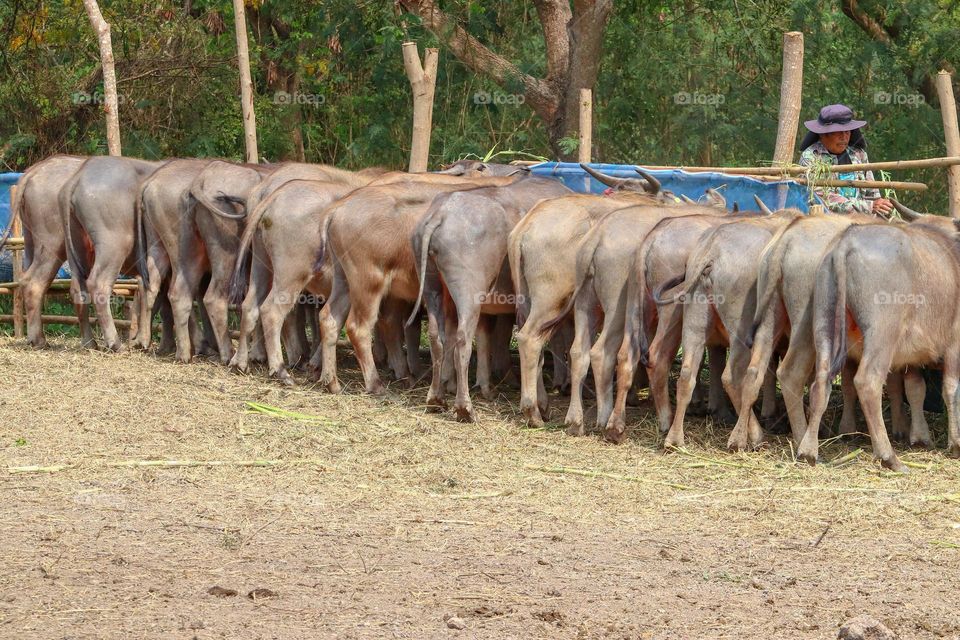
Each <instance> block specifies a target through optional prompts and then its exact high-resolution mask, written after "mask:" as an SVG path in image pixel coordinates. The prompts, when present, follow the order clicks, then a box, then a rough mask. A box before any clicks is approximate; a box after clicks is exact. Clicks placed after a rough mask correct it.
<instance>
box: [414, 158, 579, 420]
mask: <svg viewBox="0 0 960 640" xmlns="http://www.w3.org/2000/svg"><path fill="white" fill-rule="evenodd" d="M570 193H571V191H570V189H568V188H566V187H565V186H563V184H561V183H560V182H559V181H557V180H553V179H550V178H534V177H527V178H524V179H522V180H518V181H517V182H514V183H513V184H510V185H507V186H503V187H481V188H478V189H472V190H470V191H455V192H452V193H445V194H441V195H439V196H437V197H436V198H435V199H434V200H433V203H432V204H431V205H430V209H429V210H428V211H427V213H426V214H425V215H424V216H423V217H422V218H421V219H420V222H419V223H418V224H417V227H416V229H415V231H414V233H413V237H412V242H413V247H412V248H413V254H414V256H415V257H417V258H419V263H418V264H417V271H418V275H419V280H420V291H419V294H418V296H417V301H416V306H415V307H414V314H416V312H417V309H418V308H419V305H420V301H421V299H422V300H425V302H426V304H425V306H426V308H427V314H428V326H429V327H431V328H434V327H435V328H436V330H431V331H430V339H431V356H432V358H433V378H432V382H431V385H430V391H429V392H428V394H427V405H428V406H440V407H442V406H445V401H444V399H443V391H444V389H443V384H442V380H441V369H442V366H441V365H442V362H443V360H444V357H445V356H446V357H448V356H450V355H452V356H453V357H454V358H455V360H456V362H455V363H454V368H455V371H456V380H457V397H456V402H455V404H454V409H455V410H456V413H457V418H458V419H459V420H465V421H471V422H472V421H474V420H475V415H474V411H473V403H472V402H471V400H470V392H469V387H470V386H469V383H468V380H467V368H468V364H469V362H470V355H471V350H472V345H473V338H474V334H475V333H476V331H477V325H478V323H479V322H480V319H481V314H494V315H496V314H505V313H508V314H510V316H511V317H512V316H514V315H515V314H516V304H515V296H514V291H513V287H512V285H511V283H510V272H509V268H508V265H507V263H506V256H507V238H508V236H509V235H510V231H511V230H512V229H513V228H514V226H516V224H517V222H519V220H520V219H521V218H522V217H523V216H524V215H525V214H526V213H527V211H528V210H529V209H530V208H531V207H532V206H533V205H535V204H536V203H537V202H539V201H542V200H546V199H550V198H556V197H560V196H564V195H569V194H570ZM428 272H429V273H430V277H429V278H428ZM445 301H446V302H447V304H446V305H444V302H445ZM444 306H445V307H446V308H445V309H444V308H442V307H444ZM410 319H411V320H414V319H415V317H414V316H413V315H412V316H411V318H410ZM444 319H446V321H447V322H448V325H447V327H445V328H444V330H443V331H440V326H441V324H442V323H443V322H444ZM510 325H511V326H512V321H511V322H510ZM454 327H455V329H454ZM441 336H442V338H443V339H441ZM451 346H453V347H454V348H451ZM477 383H478V384H479V386H480V389H481V393H482V394H483V395H484V397H489V396H490V394H491V388H490V377H489V371H488V369H487V367H486V362H485V358H479V359H478V375H477Z"/></svg>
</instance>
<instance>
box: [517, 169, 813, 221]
mask: <svg viewBox="0 0 960 640" xmlns="http://www.w3.org/2000/svg"><path fill="white" fill-rule="evenodd" d="M634 166H642V165H632V164H599V163H598V164H591V165H590V167H591V168H592V169H596V170H597V171H599V172H601V173H604V174H607V175H611V176H614V177H616V178H639V177H640V176H639V174H637V172H636V171H634ZM530 170H531V171H532V172H533V173H534V174H536V175H540V176H551V177H554V178H558V179H560V181H562V182H563V183H564V184H565V185H567V186H568V187H570V188H571V189H573V190H574V191H578V192H580V193H603V191H604V189H606V188H607V187H606V185H603V184H601V183H599V182H597V181H596V180H595V179H593V178H592V177H590V176H589V175H588V174H587V172H586V171H584V170H583V169H581V168H580V165H579V164H577V163H575V162H543V163H540V164H537V165H534V166H532V167H530ZM645 171H646V169H645ZM649 173H650V175H652V176H653V177H654V178H656V179H657V180H659V181H660V184H661V185H662V186H663V188H664V189H667V190H669V191H672V192H673V193H675V194H676V195H678V196H681V195H684V196H687V197H688V198H691V199H693V200H700V199H701V198H702V197H703V195H704V194H705V193H706V192H707V189H716V190H717V191H718V192H719V193H720V194H721V195H722V196H723V197H724V198H725V199H726V201H727V207H728V208H730V209H732V208H733V205H734V204H737V205H738V206H739V207H740V210H741V211H744V210H746V211H754V210H756V208H757V205H756V203H755V202H754V201H753V196H754V195H757V196H760V199H761V200H763V202H764V204H766V205H767V206H768V207H770V208H771V209H775V208H776V205H777V193H778V188H779V186H780V185H786V187H787V201H786V206H787V207H794V208H797V209H800V210H801V211H807V210H808V209H809V204H808V202H807V198H808V197H809V196H808V190H807V187H805V186H803V185H800V184H797V183H796V182H793V181H791V180H785V181H782V182H779V181H778V182H766V181H763V180H757V179H756V178H751V177H749V176H733V175H729V174H725V173H687V172H686V171H680V170H678V169H669V170H655V171H654V170H651V171H649Z"/></svg>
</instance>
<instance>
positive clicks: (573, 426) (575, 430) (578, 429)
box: [567, 421, 586, 436]
mask: <svg viewBox="0 0 960 640" xmlns="http://www.w3.org/2000/svg"><path fill="white" fill-rule="evenodd" d="M585 434H586V432H585V431H584V429H583V421H580V422H568V423H567V435H568V436H582V435H585Z"/></svg>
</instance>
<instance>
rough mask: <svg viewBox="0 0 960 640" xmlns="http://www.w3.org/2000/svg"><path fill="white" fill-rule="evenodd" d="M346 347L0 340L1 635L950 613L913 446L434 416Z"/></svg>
mask: <svg viewBox="0 0 960 640" xmlns="http://www.w3.org/2000/svg"><path fill="white" fill-rule="evenodd" d="M346 366H347V371H346V375H345V379H346V380H347V381H348V382H349V383H350V384H348V385H347V391H346V393H345V394H343V395H338V396H331V395H327V394H324V393H321V392H320V391H319V390H318V389H314V388H311V387H310V386H309V384H308V383H307V381H306V379H305V378H299V380H300V381H301V382H302V384H301V386H298V387H296V388H293V389H286V388H281V387H280V386H278V385H276V384H274V383H271V382H269V381H267V380H264V379H263V378H262V373H259V372H258V373H255V374H251V375H249V376H238V375H236V374H232V373H230V372H229V371H227V370H226V369H225V368H223V367H220V366H219V365H214V364H212V363H209V362H198V363H194V364H192V365H189V366H185V365H178V364H175V363H174V362H173V361H171V360H170V359H166V358H159V357H156V356H154V355H150V354H142V353H126V354H119V355H115V354H106V353H98V352H93V351H83V350H81V349H79V347H78V344H77V343H76V342H75V341H72V340H65V339H61V340H59V341H55V342H54V345H53V347H52V348H51V349H48V350H46V351H42V352H35V351H31V350H29V349H27V348H25V347H22V346H20V345H19V344H17V343H15V342H14V341H12V340H10V339H3V340H0V371H2V373H3V385H2V390H0V451H2V458H3V459H2V465H0V477H2V483H0V487H2V490H3V496H2V502H0V540H2V546H0V553H2V559H0V560H2V565H0V566H2V570H0V636H2V637H6V638H98V637H109V638H464V639H466V638H631V639H632V638H658V639H659V638H664V639H667V638H670V639H676V638H791V639H792V638H833V637H836V633H837V627H838V625H839V624H840V623H842V622H843V621H845V620H847V619H849V618H851V617H853V616H855V615H859V614H863V613H866V614H870V615H873V616H875V617H876V618H878V619H880V620H882V621H884V622H885V623H886V624H887V625H889V626H890V627H891V628H892V629H893V630H895V631H896V632H897V633H898V634H899V635H900V637H901V638H911V639H912V638H921V639H922V638H956V637H960V613H958V598H960V483H958V480H960V462H957V461H954V460H950V459H947V458H945V457H944V456H943V455H942V453H941V452H939V451H934V452H910V451H907V452H904V453H903V458H904V459H905V460H907V461H908V462H909V463H911V464H912V471H911V473H910V474H907V475H897V474H892V473H889V472H885V471H881V470H880V469H879V468H878V467H877V466H876V465H875V464H874V463H873V462H872V461H871V458H870V454H869V446H868V445H862V446H864V448H865V449H866V451H865V452H863V453H861V454H860V455H858V456H855V457H853V458H851V460H852V461H850V462H849V463H846V464H833V465H831V464H822V465H820V466H818V467H816V468H810V467H806V466H800V465H797V464H795V463H793V462H792V458H791V451H790V448H789V443H787V442H786V441H785V440H783V439H776V438H773V439H772V440H771V441H770V443H769V445H768V447H767V448H766V449H765V450H763V451H760V452H755V453H750V454H741V455H732V454H728V453H726V452H725V451H724V450H723V444H724V441H725V438H726V434H727V427H723V426H720V425H713V424H712V423H711V422H710V421H709V420H703V419H698V420H696V421H694V420H692V421H691V422H690V424H689V430H688V446H689V448H688V449H687V450H686V451H684V452H679V453H673V454H670V455H663V454H661V453H660V452H659V450H658V446H657V445H658V443H657V437H656V433H655V426H654V422H653V420H652V419H651V418H650V416H649V413H650V411H649V409H648V408H647V409H644V408H640V409H634V410H632V411H631V418H630V424H631V425H632V430H631V431H630V438H629V440H628V442H627V443H625V444H623V445H620V446H614V445H608V444H604V443H603V442H602V441H601V440H600V439H599V438H598V437H597V436H596V435H591V436H587V437H585V438H572V437H568V436H567V435H565V434H564V433H563V431H562V430H560V429H557V428H555V427H550V426H548V428H546V429H541V430H530V429H525V428H523V427H522V425H521V422H520V420H519V419H518V417H517V415H516V406H517V403H516V395H515V393H514V392H513V391H505V392H504V394H503V395H501V396H500V398H498V399H497V400H496V401H494V402H483V401H481V400H478V402H477V404H478V411H479V417H480V422H479V424H459V423H457V422H455V421H453V420H452V419H451V418H450V416H447V415H434V414H428V413H427V412H426V411H425V410H424V407H423V406H422V404H423V399H424V397H425V394H426V389H425V387H424V386H423V385H422V384H421V385H420V386H418V387H417V388H415V389H413V390H411V391H408V390H402V389H395V388H393V387H391V389H390V391H389V393H388V394H387V395H386V396H385V397H383V398H371V397H367V396H364V395H361V394H360V393H359V389H358V385H357V384H356V380H357V375H356V371H355V370H353V369H351V368H350V364H349V363H346ZM247 402H259V403H265V404H267V405H270V406H273V407H281V408H283V409H285V410H288V411H295V412H300V413H302V414H308V415H309V416H313V417H312V418H304V417H291V416H285V417H276V416H269V415H264V414H262V413H258V412H256V411H253V410H252V409H250V407H249V405H247V404H246V403H247ZM554 405H555V408H554V413H553V415H554V416H557V415H558V411H557V409H558V408H560V409H563V405H564V400H563V399H562V398H555V403H554ZM559 415H562V413H559ZM940 433H941V436H942V430H941V431H940ZM858 446H860V445H858V444H856V443H853V444H847V443H831V444H828V445H827V446H826V447H825V448H824V459H825V460H826V461H828V462H829V461H837V460H841V459H843V458H844V457H845V456H846V457H847V458H850V456H849V455H848V454H850V453H852V452H856V450H857V447H858ZM158 461H179V462H177V463H176V464H174V463H171V462H166V463H165V464H160V463H159V462H158ZM215 462H220V463H222V464H219V465H216V464H212V463H215ZM245 462H246V463H248V464H253V463H255V464H257V465H259V466H244V465H243V464H242V463H245ZM34 465H35V466H37V467H39V468H34V469H32V470H31V466H34ZM23 468H26V469H23ZM577 471H581V472H589V475H581V474H578V473H576V472H577ZM451 616H454V617H455V618H457V619H455V620H449V621H448V619H449V618H450V617H451ZM451 626H462V627H463V628H462V629H456V628H451Z"/></svg>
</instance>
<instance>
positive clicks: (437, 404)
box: [427, 396, 447, 413]
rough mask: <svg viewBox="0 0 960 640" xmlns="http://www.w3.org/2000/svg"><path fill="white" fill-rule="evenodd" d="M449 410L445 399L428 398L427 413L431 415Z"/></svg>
mask: <svg viewBox="0 0 960 640" xmlns="http://www.w3.org/2000/svg"><path fill="white" fill-rule="evenodd" d="M446 410H447V403H446V401H445V400H444V399H443V398H437V397H429V396H428V397H427V411H428V412H430V413H441V412H443V411H446Z"/></svg>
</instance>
